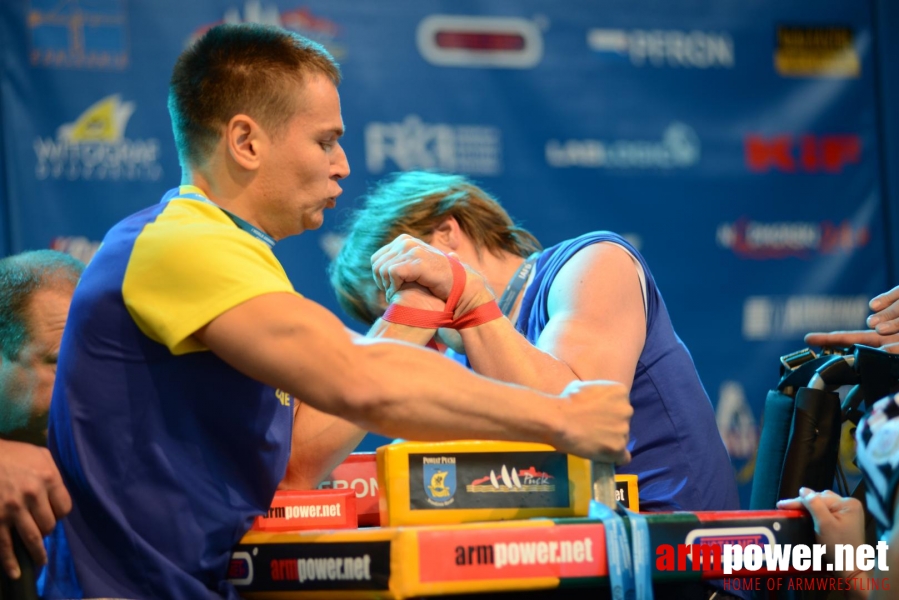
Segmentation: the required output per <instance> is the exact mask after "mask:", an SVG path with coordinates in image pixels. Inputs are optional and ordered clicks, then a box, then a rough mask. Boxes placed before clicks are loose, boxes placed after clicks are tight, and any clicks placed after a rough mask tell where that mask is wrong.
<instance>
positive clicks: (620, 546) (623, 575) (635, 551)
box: [589, 500, 653, 600]
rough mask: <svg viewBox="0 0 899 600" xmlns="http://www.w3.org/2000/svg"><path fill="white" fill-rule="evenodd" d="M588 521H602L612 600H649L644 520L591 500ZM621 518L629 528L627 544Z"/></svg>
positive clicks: (649, 567) (648, 549)
mask: <svg viewBox="0 0 899 600" xmlns="http://www.w3.org/2000/svg"><path fill="white" fill-rule="evenodd" d="M619 513H620V514H619ZM589 518H591V519H599V520H600V521H602V526H603V529H604V530H605V533H606V558H607V560H608V563H609V564H608V566H609V583H610V584H611V588H612V600H625V599H628V598H634V599H636V600H653V591H652V559H651V557H650V552H651V551H652V547H651V545H650V539H649V524H648V523H647V521H646V517H645V516H643V515H641V514H638V513H635V512H632V511H629V510H627V509H626V508H624V507H622V506H621V505H619V508H618V511H614V510H612V509H611V508H609V507H608V506H606V505H605V504H603V503H602V502H597V501H595V500H594V501H591V502H590V513H589ZM625 518H626V519H627V521H628V524H629V526H630V533H631V535H630V542H628V535H627V528H626V526H625V524H624V521H625Z"/></svg>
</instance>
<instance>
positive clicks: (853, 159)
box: [744, 134, 862, 174]
mask: <svg viewBox="0 0 899 600" xmlns="http://www.w3.org/2000/svg"><path fill="white" fill-rule="evenodd" d="M744 149H745V155H746V167H747V168H748V169H749V170H750V171H752V172H753V173H767V172H769V171H780V172H782V173H825V174H835V173H842V172H843V169H845V168H846V166H847V165H850V164H858V163H859V162H861V157H862V140H861V137H859V136H858V135H853V134H826V135H811V134H809V135H800V136H793V135H789V134H784V135H773V136H762V135H758V134H750V135H748V136H746V140H745V143H744Z"/></svg>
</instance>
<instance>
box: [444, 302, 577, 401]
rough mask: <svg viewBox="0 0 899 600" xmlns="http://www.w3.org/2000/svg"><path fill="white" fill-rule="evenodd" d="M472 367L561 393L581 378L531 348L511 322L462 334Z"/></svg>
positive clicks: (482, 326) (554, 392) (535, 387)
mask: <svg viewBox="0 0 899 600" xmlns="http://www.w3.org/2000/svg"><path fill="white" fill-rule="evenodd" d="M460 333H461V335H462V342H463V344H464V345H465V354H466V356H467V357H468V361H469V362H470V363H471V367H472V368H473V369H474V370H475V371H477V372H478V373H481V374H482V375H486V376H488V377H492V378H494V379H499V380H501V381H508V382H511V383H517V384H519V385H523V386H526V387H529V388H533V389H536V390H540V391H542V392H546V393H548V394H558V393H560V392H561V391H562V390H563V389H565V386H566V385H568V384H569V383H571V382H572V381H574V380H576V379H580V378H579V377H578V376H577V374H575V373H574V371H572V369H571V367H569V366H568V365H567V364H566V363H564V362H563V361H561V360H559V359H558V358H556V357H554V356H552V355H551V354H549V353H547V352H544V351H542V350H540V349H539V348H537V347H536V346H533V345H531V343H530V342H528V341H527V339H525V338H524V336H522V335H521V334H520V333H518V332H517V331H516V330H515V328H514V327H513V326H512V323H511V322H510V321H509V320H508V319H496V320H494V321H490V322H489V323H485V324H484V325H479V326H478V327H470V328H468V329H462V330H461V331H460Z"/></svg>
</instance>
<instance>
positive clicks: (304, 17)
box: [185, 0, 347, 60]
mask: <svg viewBox="0 0 899 600" xmlns="http://www.w3.org/2000/svg"><path fill="white" fill-rule="evenodd" d="M222 23H229V24H234V23H258V24H260V25H273V26H275V27H282V28H284V29H287V30H289V31H294V32H296V33H299V34H300V35H302V36H303V37H306V38H309V39H310V40H313V41H316V42H318V43H319V44H321V45H322V46H324V47H325V48H327V49H328V52H330V53H331V54H332V55H333V56H334V58H335V59H337V60H343V59H344V58H346V54H347V52H346V47H345V46H343V45H342V44H341V43H340V42H339V41H338V40H337V37H338V34H339V33H340V27H339V26H338V25H337V23H335V22H334V21H331V20H328V19H325V18H323V17H319V16H316V15H315V14H313V13H312V11H310V10H309V8H307V7H303V8H297V9H294V10H285V11H279V10H278V7H277V6H276V5H275V4H274V3H272V4H265V3H263V2H260V1H259V0H247V1H246V2H244V5H243V10H241V9H240V8H237V7H235V6H231V8H229V9H227V10H226V11H225V14H224V15H223V16H222V20H221V21H216V22H214V23H208V24H206V25H202V26H200V27H198V28H197V29H196V30H195V31H194V32H193V33H192V34H191V35H190V37H189V38H188V40H187V43H186V44H185V45H190V44H191V43H192V42H193V41H195V40H196V39H198V38H199V37H200V36H202V35H203V34H204V33H206V32H207V31H209V30H210V29H212V28H213V27H215V26H216V25H221V24H222Z"/></svg>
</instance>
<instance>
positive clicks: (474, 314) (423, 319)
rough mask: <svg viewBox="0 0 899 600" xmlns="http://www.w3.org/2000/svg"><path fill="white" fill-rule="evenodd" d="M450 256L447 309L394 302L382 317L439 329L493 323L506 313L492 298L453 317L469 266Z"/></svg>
mask: <svg viewBox="0 0 899 600" xmlns="http://www.w3.org/2000/svg"><path fill="white" fill-rule="evenodd" d="M446 258H447V259H449V262H450V268H451V269H452V270H453V286H452V288H450V293H449V296H448V297H447V299H446V307H445V309H444V310H443V311H439V310H425V309H423V308H413V307H411V306H400V305H397V304H391V305H390V306H388V307H387V311H386V312H385V313H384V316H383V317H381V318H382V319H383V320H385V321H387V322H388V323H396V324H397V325H408V326H410V327H421V328H425V329H439V328H440V327H447V328H450V329H466V328H468V327H476V326H478V325H483V324H484V323H489V322H490V321H493V320H494V319H498V318H500V317H501V316H503V313H502V312H501V311H500V309H499V306H497V304H496V301H495V300H491V301H490V302H487V303H485V304H482V305H480V306H478V307H477V308H475V309H473V310H470V311H468V312H467V313H465V314H464V315H462V316H460V317H459V318H458V319H453V314H454V311H455V310H456V304H458V302H459V298H461V297H462V291H463V290H464V289H465V279H466V275H465V267H463V266H462V263H460V262H459V261H458V259H456V258H454V257H452V256H449V255H447V257H446Z"/></svg>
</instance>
